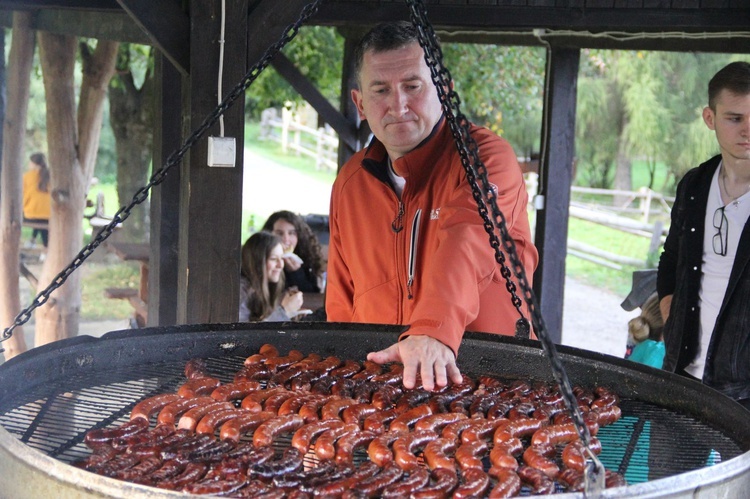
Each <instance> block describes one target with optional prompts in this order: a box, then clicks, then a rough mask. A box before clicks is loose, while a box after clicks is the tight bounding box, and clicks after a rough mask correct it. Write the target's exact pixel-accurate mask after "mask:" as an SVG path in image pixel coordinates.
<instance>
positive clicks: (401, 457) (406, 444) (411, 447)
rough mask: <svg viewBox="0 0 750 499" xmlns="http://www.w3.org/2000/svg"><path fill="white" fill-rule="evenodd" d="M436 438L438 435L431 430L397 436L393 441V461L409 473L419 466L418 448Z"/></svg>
mask: <svg viewBox="0 0 750 499" xmlns="http://www.w3.org/2000/svg"><path fill="white" fill-rule="evenodd" d="M435 438H436V435H435V434H434V433H432V432H429V431H420V432H414V433H409V434H407V435H404V436H402V437H399V438H397V439H396V440H395V441H394V442H393V461H394V462H395V463H396V464H397V465H398V466H399V468H401V469H402V470H404V471H406V472H407V473H408V472H411V471H413V470H415V469H416V468H417V467H418V466H419V461H418V460H417V456H416V455H415V454H416V450H417V449H421V448H423V447H424V446H425V445H427V444H428V443H429V442H430V441H432V440H434V439H435Z"/></svg>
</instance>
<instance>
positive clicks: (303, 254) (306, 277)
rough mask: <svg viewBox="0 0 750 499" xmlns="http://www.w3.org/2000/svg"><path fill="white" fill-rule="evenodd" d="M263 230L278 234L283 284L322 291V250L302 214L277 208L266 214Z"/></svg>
mask: <svg viewBox="0 0 750 499" xmlns="http://www.w3.org/2000/svg"><path fill="white" fill-rule="evenodd" d="M263 230H265V231H268V232H272V233H273V234H276V235H277V236H279V238H281V242H282V245H283V247H284V275H285V277H286V286H287V287H289V288H290V287H296V288H297V289H299V290H300V291H303V292H305V293H310V292H312V293H320V292H322V291H323V290H322V289H321V284H322V278H323V273H324V272H325V263H324V261H323V253H322V251H321V248H320V243H318V238H317V237H315V233H313V231H312V229H311V228H310V226H309V225H307V223H306V222H305V221H304V220H303V219H302V217H300V216H299V215H297V214H295V213H292V212H291V211H277V212H275V213H273V214H272V215H271V216H270V217H268V220H266V223H265V225H263Z"/></svg>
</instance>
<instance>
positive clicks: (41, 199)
mask: <svg viewBox="0 0 750 499" xmlns="http://www.w3.org/2000/svg"><path fill="white" fill-rule="evenodd" d="M51 211H52V202H51V198H50V194H49V168H48V167H47V160H46V158H45V157H44V154H42V153H40V152H37V153H34V154H32V155H31V156H30V157H29V171H27V172H26V173H24V175H23V221H24V223H26V224H33V229H32V232H31V241H30V244H31V245H32V246H33V245H34V244H35V243H36V238H37V236H39V237H41V239H42V244H43V245H44V247H45V248H46V247H47V242H48V237H49V230H48V229H46V228H44V227H46V226H47V225H48V224H49V217H50V212H51Z"/></svg>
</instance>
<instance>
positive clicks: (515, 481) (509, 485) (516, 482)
mask: <svg viewBox="0 0 750 499" xmlns="http://www.w3.org/2000/svg"><path fill="white" fill-rule="evenodd" d="M488 474H489V475H490V476H493V477H495V479H496V480H497V483H495V486H494V487H493V488H492V490H490V494H489V498H490V499H504V498H506V497H515V496H517V495H518V493H519V492H521V479H520V478H519V477H518V473H516V472H515V471H514V470H511V469H508V468H490V470H489V472H488Z"/></svg>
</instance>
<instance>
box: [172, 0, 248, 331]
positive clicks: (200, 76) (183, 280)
mask: <svg viewBox="0 0 750 499" xmlns="http://www.w3.org/2000/svg"><path fill="white" fill-rule="evenodd" d="M221 3H222V2H221V1H220V0H190V20H191V26H190V47H191V49H190V68H191V71H190V78H189V82H190V83H189V93H188V101H189V106H188V109H189V116H187V117H186V118H188V122H189V124H190V125H189V129H191V130H194V129H196V128H198V127H199V126H200V125H201V123H203V122H204V120H205V119H206V117H207V116H209V115H210V114H211V113H212V112H213V111H214V109H215V108H216V107H217V101H218V97H219V96H218V95H217V94H218V89H217V83H218V68H219V46H220V44H219V38H220V31H221V26H220V19H221ZM247 11H248V0H226V28H225V35H224V36H225V41H224V61H225V64H224V71H223V78H222V80H223V87H222V97H224V96H226V95H228V93H229V91H230V90H231V89H232V87H233V86H234V85H235V84H236V83H237V82H238V81H240V79H241V78H242V76H244V74H245V65H244V63H243V62H242V61H245V60H247V36H248V32H247V22H248V17H247ZM229 61H233V62H234V63H229ZM244 124H245V112H244V94H240V97H239V98H238V99H237V100H236V101H235V102H234V104H233V105H232V106H231V107H229V108H228V109H227V110H226V111H225V112H224V136H225V137H234V138H235V140H236V151H237V154H236V161H235V166H234V167H230V168H220V167H209V166H207V153H208V137H209V136H214V137H218V136H219V135H220V134H219V124H218V123H217V124H215V125H213V126H212V127H210V128H209V130H208V131H207V133H206V134H205V135H204V136H203V138H201V139H200V140H198V141H197V142H196V144H195V145H194V146H193V147H192V148H191V150H190V154H189V158H186V161H184V162H183V165H182V166H183V168H182V171H181V177H180V181H181V186H180V194H181V200H180V228H179V234H180V240H179V254H178V290H179V291H178V302H177V322H178V323H182V324H198V323H208V322H236V321H237V319H238V317H239V315H238V314H239V296H240V294H239V293H240V246H241V241H240V236H241V228H242V166H243V143H244Z"/></svg>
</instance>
